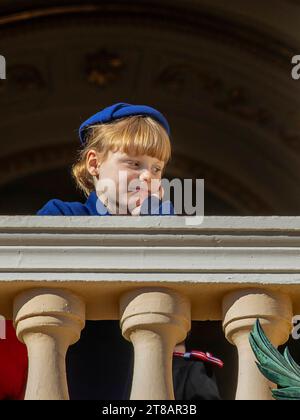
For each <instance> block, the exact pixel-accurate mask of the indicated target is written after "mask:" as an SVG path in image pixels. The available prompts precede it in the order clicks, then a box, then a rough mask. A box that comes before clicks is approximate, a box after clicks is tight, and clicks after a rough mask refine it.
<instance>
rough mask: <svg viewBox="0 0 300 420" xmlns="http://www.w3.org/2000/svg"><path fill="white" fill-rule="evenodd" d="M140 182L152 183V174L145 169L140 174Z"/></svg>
mask: <svg viewBox="0 0 300 420" xmlns="http://www.w3.org/2000/svg"><path fill="white" fill-rule="evenodd" d="M140 180H141V181H145V182H150V181H151V173H150V171H149V170H148V169H145V170H143V171H142V172H141V174H140Z"/></svg>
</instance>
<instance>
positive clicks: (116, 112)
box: [79, 102, 171, 145]
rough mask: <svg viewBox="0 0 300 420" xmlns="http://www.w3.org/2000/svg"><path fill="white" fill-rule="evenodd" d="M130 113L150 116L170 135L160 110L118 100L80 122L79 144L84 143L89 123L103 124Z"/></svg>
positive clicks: (168, 127)
mask: <svg viewBox="0 0 300 420" xmlns="http://www.w3.org/2000/svg"><path fill="white" fill-rule="evenodd" d="M131 115H147V116H149V117H152V118H153V119H154V120H156V121H158V122H159V123H160V124H161V125H162V126H163V127H164V129H165V130H166V132H167V133H168V135H169V136H170V135H171V132H170V126H169V123H168V121H167V120H166V118H165V117H164V116H163V114H162V113H161V112H159V111H157V109H155V108H152V107H151V106H147V105H131V104H127V103H124V102H119V103H117V104H114V105H111V106H109V107H107V108H104V109H102V110H101V111H99V112H97V113H96V114H94V115H92V116H91V117H90V118H88V119H87V120H86V121H84V122H83V123H82V124H81V126H80V127H79V138H80V141H81V144H82V145H84V143H85V137H86V133H87V129H88V127H89V126H90V125H94V124H105V123H108V122H111V121H113V120H118V119H120V118H124V117H129V116H131Z"/></svg>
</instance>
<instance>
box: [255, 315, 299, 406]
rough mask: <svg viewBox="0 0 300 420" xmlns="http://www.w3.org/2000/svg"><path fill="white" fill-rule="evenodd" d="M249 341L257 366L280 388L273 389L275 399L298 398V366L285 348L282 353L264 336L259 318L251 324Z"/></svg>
mask: <svg viewBox="0 0 300 420" xmlns="http://www.w3.org/2000/svg"><path fill="white" fill-rule="evenodd" d="M249 341H250V344H251V347H252V350H253V353H254V354H255V356H256V359H257V361H258V363H256V364H257V367H258V369H259V370H260V371H261V373H262V374H263V375H264V376H265V377H266V378H267V379H269V380H270V381H272V382H273V383H275V384H277V385H278V386H279V387H280V388H281V389H273V390H272V394H273V397H274V398H275V399H276V400H300V367H299V366H298V365H297V363H296V362H295V361H294V360H293V358H292V356H291V355H290V352H289V351H288V349H287V348H286V349H285V351H284V354H283V355H282V354H281V353H280V352H279V351H278V350H277V349H276V348H275V347H274V346H273V345H272V343H270V341H269V340H268V338H267V337H266V335H265V333H264V331H263V329H262V327H261V325H260V322H259V320H258V319H257V320H256V323H255V324H254V326H253V330H252V332H251V333H250V337H249Z"/></svg>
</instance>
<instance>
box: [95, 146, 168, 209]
mask: <svg viewBox="0 0 300 420" xmlns="http://www.w3.org/2000/svg"><path fill="white" fill-rule="evenodd" d="M164 165H165V164H164V162H163V161H160V160H158V159H157V158H153V157H151V156H148V155H143V156H134V155H130V154H127V153H123V152H120V151H118V152H111V151H109V153H108V156H107V159H106V160H105V161H104V162H102V163H100V164H99V166H98V170H99V179H98V181H97V183H96V192H97V195H98V197H99V198H100V199H101V200H102V201H103V202H104V200H106V201H108V203H105V204H107V206H108V209H111V207H114V206H115V209H116V214H138V209H139V208H140V206H141V205H142V203H143V201H144V200H145V199H146V198H147V197H148V196H149V195H151V194H156V195H157V196H158V197H159V198H161V197H162V195H163V193H162V190H161V177H162V171H163V169H164ZM107 180H108V182H107ZM111 210H112V209H111ZM113 213H114V212H113Z"/></svg>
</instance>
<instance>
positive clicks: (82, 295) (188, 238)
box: [0, 216, 300, 400]
mask: <svg viewBox="0 0 300 420" xmlns="http://www.w3.org/2000/svg"><path fill="white" fill-rule="evenodd" d="M0 242H1V243H0V313H1V314H2V315H3V316H5V317H6V318H8V319H14V322H15V326H16V329H17V334H18V337H19V339H20V340H21V341H23V342H24V343H25V344H26V346H27V348H28V355H29V374H28V382H27V390H26V399H67V398H68V386H67V380H66V370H65V355H66V351H67V349H68V347H69V346H70V345H71V344H72V343H74V342H76V341H77V340H79V337H80V332H81V330H82V328H83V327H84V325H85V319H89V320H120V328H121V330H122V334H123V336H124V338H125V339H127V340H129V341H131V342H132V344H133V346H134V351H135V360H134V375H133V383H132V391H131V399H146V400H147V399H149V400H151V399H152V400H155V399H159V400H164V399H166V400H170V399H174V393H173V384H172V352H173V348H174V345H175V344H176V343H177V342H180V341H182V340H183V339H184V338H185V336H186V334H187V332H188V331H189V329H190V327H191V320H223V328H224V334H225V335H226V338H227V339H228V340H229V341H230V342H231V343H233V344H234V345H235V346H236V347H237V350H238V356H239V374H238V384H237V393H236V398H237V399H270V398H271V395H270V391H269V383H268V382H267V380H266V379H265V378H264V377H263V376H262V375H261V374H260V373H259V371H258V369H257V368H256V366H255V363H254V357H253V354H252V352H251V349H250V346H249V343H248V334H249V332H250V330H251V328H252V325H253V323H254V321H255V319H256V318H260V320H261V322H262V325H263V327H264V329H265V331H266V332H267V334H268V336H269V338H270V339H271V341H272V342H273V344H274V345H276V346H278V345H280V344H283V343H285V342H286V341H287V339H288V337H289V334H290V332H291V319H292V316H293V314H299V313H300V217H206V218H205V220H204V223H203V224H202V225H200V226H186V225H185V219H184V218H183V217H175V216H171V217H167V216H163V217H105V218H101V217H78V216H73V217H66V216H63V217H59V216H47V217H46V216H43V217H40V216H1V217H0ZM100 397H101V396H100Z"/></svg>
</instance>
